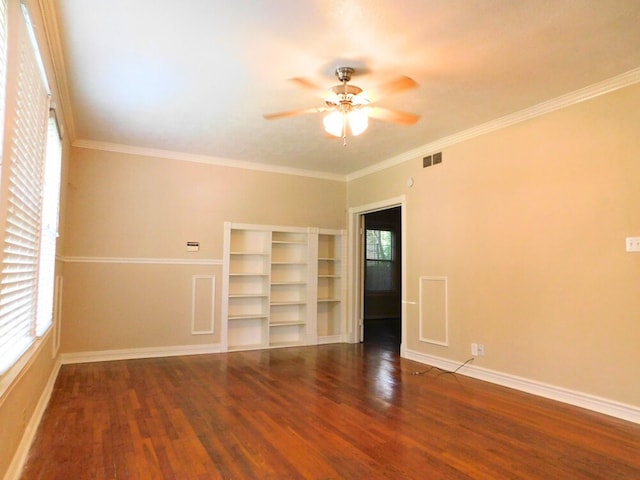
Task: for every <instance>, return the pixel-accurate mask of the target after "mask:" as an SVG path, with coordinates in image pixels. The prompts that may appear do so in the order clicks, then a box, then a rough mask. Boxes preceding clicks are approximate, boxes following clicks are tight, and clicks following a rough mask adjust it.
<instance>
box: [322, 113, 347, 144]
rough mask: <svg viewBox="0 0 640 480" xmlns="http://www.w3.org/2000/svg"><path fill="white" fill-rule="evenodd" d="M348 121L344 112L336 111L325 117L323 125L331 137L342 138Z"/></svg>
mask: <svg viewBox="0 0 640 480" xmlns="http://www.w3.org/2000/svg"><path fill="white" fill-rule="evenodd" d="M346 120H347V119H346V116H345V115H344V114H343V113H342V112H339V111H338V110H334V111H333V112H331V113H329V114H328V115H326V116H325V117H324V119H323V120H322V123H324V129H325V130H326V131H327V133H328V134H329V135H333V136H334V137H342V134H343V133H344V127H345V122H346Z"/></svg>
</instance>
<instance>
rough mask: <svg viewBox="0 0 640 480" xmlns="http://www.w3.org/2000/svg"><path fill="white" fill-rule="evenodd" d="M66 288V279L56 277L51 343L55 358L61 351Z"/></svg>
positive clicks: (60, 276) (52, 353) (59, 276)
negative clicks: (63, 304) (63, 296)
mask: <svg viewBox="0 0 640 480" xmlns="http://www.w3.org/2000/svg"><path fill="white" fill-rule="evenodd" d="M63 287H64V277H63V276H62V275H56V277H55V282H54V287H53V292H54V296H53V332H52V335H53V338H52V341H51V346H52V349H51V355H52V358H55V357H56V356H57V355H58V351H59V350H60V335H61V332H62V325H61V322H62V289H63Z"/></svg>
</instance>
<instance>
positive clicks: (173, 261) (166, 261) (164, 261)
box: [59, 257, 222, 265]
mask: <svg viewBox="0 0 640 480" xmlns="http://www.w3.org/2000/svg"><path fill="white" fill-rule="evenodd" d="M59 259H60V260H61V261H63V262H65V263H128V264H154V265H222V260H220V259H217V258H202V259H195V258H194V259H190V258H128V257H60V258H59Z"/></svg>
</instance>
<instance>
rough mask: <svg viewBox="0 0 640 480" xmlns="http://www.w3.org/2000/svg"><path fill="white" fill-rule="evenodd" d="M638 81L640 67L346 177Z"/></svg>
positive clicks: (399, 161)
mask: <svg viewBox="0 0 640 480" xmlns="http://www.w3.org/2000/svg"><path fill="white" fill-rule="evenodd" d="M638 82H640V68H636V69H633V70H629V71H628V72H625V73H623V74H621V75H618V76H615V77H613V78H609V79H607V80H604V81H602V82H598V83H595V84H593V85H589V86H587V87H584V88H581V89H579V90H575V91H573V92H570V93H567V94H565V95H561V96H559V97H556V98H553V99H551V100H547V101H546V102H542V103H538V104H537V105H533V106H531V107H529V108H525V109H524V110H520V111H517V112H514V113H511V114H509V115H505V116H503V117H500V118H497V119H495V120H490V121H488V122H486V123H483V124H480V125H477V126H475V127H471V128H469V129H467V130H463V131H461V132H457V133H454V134H453V135H449V136H447V137H443V138H440V139H438V140H435V141H433V142H430V143H427V144H425V145H422V146H421V147H418V148H414V149H413V150H409V151H407V152H403V153H401V154H400V155H396V156H395V157H391V158H389V159H387V160H384V161H382V162H379V163H376V164H375V165H371V166H370V167H366V168H363V169H361V170H358V171H356V172H352V173H350V174H348V175H347V176H346V180H347V182H350V181H352V180H355V179H357V178H361V177H364V176H366V175H370V174H372V173H375V172H379V171H381V170H386V169H387V168H391V167H394V166H396V165H399V164H401V163H404V162H407V161H409V160H413V159H414V158H420V157H423V156H424V155H427V154H429V153H431V152H436V151H438V150H442V149H443V148H446V147H450V146H451V145H455V144H457V143H461V142H464V141H466V140H469V139H471V138H474V137H478V136H480V135H484V134H486V133H490V132H493V131H495V130H500V129H502V128H506V127H509V126H511V125H515V124H516V123H520V122H524V121H526V120H530V119H532V118H535V117H539V116H542V115H546V114H547V113H551V112H554V111H556V110H560V109H562V108H566V107H570V106H571V105H575V104H577V103H580V102H584V101H586V100H590V99H592V98H595V97H598V96H600V95H605V94H607V93H610V92H613V91H615V90H619V89H621V88H624V87H628V86H630V85H633V84H635V83H638Z"/></svg>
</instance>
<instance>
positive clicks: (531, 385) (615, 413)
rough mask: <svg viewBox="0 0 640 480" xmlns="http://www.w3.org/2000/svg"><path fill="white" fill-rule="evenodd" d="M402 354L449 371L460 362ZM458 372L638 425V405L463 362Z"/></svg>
mask: <svg viewBox="0 0 640 480" xmlns="http://www.w3.org/2000/svg"><path fill="white" fill-rule="evenodd" d="M403 356H404V357H405V358H408V359H409V360H414V361H416V362H420V363H423V364H426V365H433V366H435V367H438V368H443V369H445V370H450V371H453V370H455V369H456V368H458V367H459V365H460V362H453V361H451V360H448V359H445V358H441V357H436V356H433V355H426V354H424V353H420V352H416V351H414V350H406V352H405V355H403ZM458 373H459V374H461V375H465V376H467V377H472V378H476V379H478V380H484V381H486V382H490V383H495V384H496V385H502V386H504V387H509V388H513V389H515V390H519V391H521V392H526V393H531V394H533V395H537V396H539V397H544V398H548V399H551V400H556V401H558V402H562V403H567V404H569V405H573V406H576V407H580V408H586V409H588V410H592V411H594V412H598V413H603V414H605V415H610V416H612V417H616V418H620V419H622V420H626V421H628V422H633V423H638V424H640V407H636V406H633V405H627V404H624V403H620V402H616V401H614V400H609V399H606V398H602V397H597V396H595V395H590V394H588V393H583V392H577V391H574V390H569V389H566V388H562V387H556V386H554V385H549V384H547V383H543V382H538V381H536V380H530V379H527V378H523V377H519V376H516V375H511V374H508V373H502V372H497V371H495V370H489V369H487V368H483V367H478V366H475V365H466V366H465V367H464V368H462V369H460V370H459V371H458Z"/></svg>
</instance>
